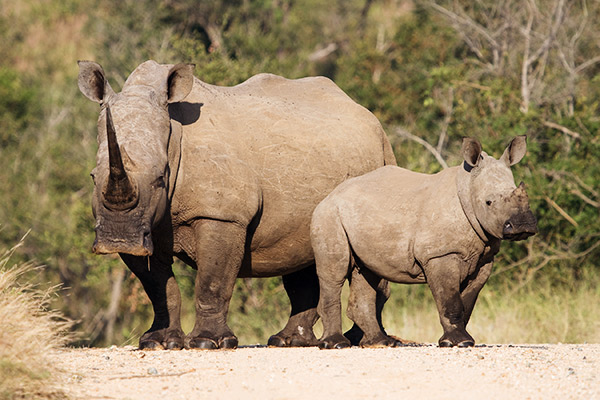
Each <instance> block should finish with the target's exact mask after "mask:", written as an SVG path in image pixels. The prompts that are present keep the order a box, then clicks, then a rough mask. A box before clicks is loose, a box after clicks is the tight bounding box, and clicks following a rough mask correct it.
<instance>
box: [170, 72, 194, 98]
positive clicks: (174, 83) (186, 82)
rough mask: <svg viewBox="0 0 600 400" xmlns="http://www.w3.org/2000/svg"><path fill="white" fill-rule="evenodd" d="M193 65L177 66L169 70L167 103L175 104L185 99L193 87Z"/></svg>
mask: <svg viewBox="0 0 600 400" xmlns="http://www.w3.org/2000/svg"><path fill="white" fill-rule="evenodd" d="M195 67H196V65H195V64H177V65H175V66H173V68H171V70H169V77H168V78H167V103H177V102H178V101H181V100H183V99H185V98H186V97H187V95H188V94H190V91H191V90H192V86H193V85H194V68H195Z"/></svg>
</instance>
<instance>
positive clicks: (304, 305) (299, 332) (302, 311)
mask: <svg viewBox="0 0 600 400" xmlns="http://www.w3.org/2000/svg"><path fill="white" fill-rule="evenodd" d="M283 287H284V288H285V291H286V292H287V295H288V297H289V298H290V303H291V304H292V311H291V313H290V318H289V320H288V322H287V324H286V326H285V328H283V330H281V332H279V333H277V334H275V335H273V336H271V337H270V338H269V341H268V345H269V346H275V347H287V346H294V347H304V346H316V345H317V338H316V337H315V334H314V332H313V325H314V324H315V322H316V321H317V318H318V315H317V303H318V302H319V280H318V279H317V272H316V270H315V266H314V264H313V265H311V266H310V267H308V268H304V269H302V270H300V271H296V272H293V273H291V274H288V275H285V276H283Z"/></svg>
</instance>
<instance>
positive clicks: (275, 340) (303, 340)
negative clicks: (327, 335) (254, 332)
mask: <svg viewBox="0 0 600 400" xmlns="http://www.w3.org/2000/svg"><path fill="white" fill-rule="evenodd" d="M290 331H291V333H290ZM317 344H318V340H317V338H316V337H315V334H314V332H313V330H312V329H305V328H302V327H297V328H296V329H294V330H291V329H287V328H286V329H284V330H282V331H281V332H279V333H276V334H275V335H273V336H271V337H270V338H269V341H268V342H267V345H268V346H271V347H310V346H317Z"/></svg>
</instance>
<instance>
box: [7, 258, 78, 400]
mask: <svg viewBox="0 0 600 400" xmlns="http://www.w3.org/2000/svg"><path fill="white" fill-rule="evenodd" d="M14 250H15V248H13V249H11V250H9V251H6V252H4V253H3V254H2V253H0V321H2V329H0V399H58V398H61V399H62V398H65V397H66V396H65V394H64V393H62V392H61V391H60V390H59V389H57V385H56V381H57V380H56V378H57V374H58V372H57V371H55V368H54V367H53V365H52V359H51V356H50V354H51V352H52V350H54V349H56V348H58V347H60V346H62V345H64V344H65V342H66V341H67V340H68V335H67V334H66V332H67V329H68V328H69V325H70V323H69V322H68V321H66V320H65V319H64V318H63V317H62V316H61V314H59V313H58V312H56V311H50V310H48V303H49V300H50V298H51V297H52V296H53V295H54V294H55V292H56V288H51V289H48V290H41V289H39V288H38V287H36V286H35V285H33V284H31V283H23V284H22V283H20V281H22V280H24V278H25V274H28V273H29V272H31V271H32V270H34V269H35V266H34V265H33V264H31V263H26V264H16V265H12V264H11V263H10V258H11V255H12V254H13V253H14Z"/></svg>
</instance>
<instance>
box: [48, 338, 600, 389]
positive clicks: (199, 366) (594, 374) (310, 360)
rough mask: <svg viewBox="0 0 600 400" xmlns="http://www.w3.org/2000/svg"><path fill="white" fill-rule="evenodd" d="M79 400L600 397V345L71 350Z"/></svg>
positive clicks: (63, 364) (69, 369)
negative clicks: (448, 347)
mask: <svg viewBox="0 0 600 400" xmlns="http://www.w3.org/2000/svg"><path fill="white" fill-rule="evenodd" d="M54 356H55V358H56V363H57V365H58V367H59V368H61V369H63V370H64V371H66V374H65V378H64V381H63V382H61V387H62V388H63V390H64V391H66V392H67V393H68V394H70V395H71V396H72V397H73V398H75V399H144V400H149V399H161V400H166V399H242V398H243V399H344V400H349V399H456V398H460V399H461V400H464V399H482V398H485V399H511V400H517V399H561V400H563V399H600V344H581V345H563V344H552V345H542V344H540V345H502V346H496V345H493V346H490V345H488V346H485V347H484V346H478V347H475V348H470V349H456V348H452V349H441V348H438V347H437V346H434V345H427V346H421V347H402V348H389V349H388V348H385V349H361V348H351V349H345V350H319V349H317V348H289V349H278V348H267V347H243V348H239V349H237V350H222V351H201V350H181V351H138V350H136V349H135V348H133V347H112V348H105V349H98V348H95V349H66V350H61V351H59V352H57V353H56V354H55V355H54Z"/></svg>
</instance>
